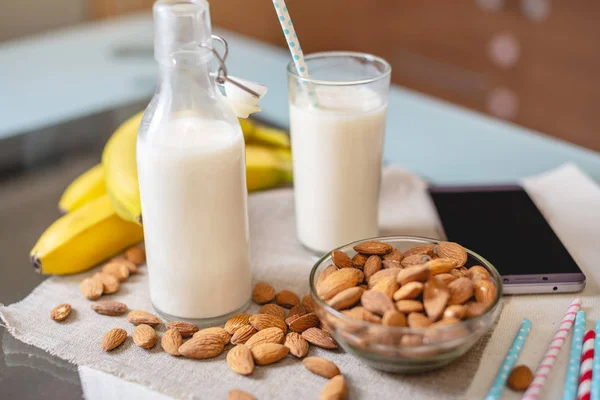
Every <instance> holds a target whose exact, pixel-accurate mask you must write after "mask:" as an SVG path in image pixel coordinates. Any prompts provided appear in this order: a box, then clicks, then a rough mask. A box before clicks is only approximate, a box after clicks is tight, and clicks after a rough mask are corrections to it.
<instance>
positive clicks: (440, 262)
mask: <svg viewBox="0 0 600 400" xmlns="http://www.w3.org/2000/svg"><path fill="white" fill-rule="evenodd" d="M425 266H427V268H429V270H430V271H431V275H438V274H445V273H449V272H450V271H452V270H453V269H454V268H456V263H455V262H454V261H452V260H451V259H449V258H436V259H434V260H431V261H428V262H427V264H425Z"/></svg>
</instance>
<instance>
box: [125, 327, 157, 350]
mask: <svg viewBox="0 0 600 400" xmlns="http://www.w3.org/2000/svg"><path fill="white" fill-rule="evenodd" d="M131 336H132V337H133V343H135V344H136V345H137V346H139V347H141V348H143V349H150V348H152V347H154V345H155V344H156V342H158V335H157V334H156V331H155V330H154V328H152V327H151V326H150V325H146V324H140V325H138V326H136V327H135V329H134V330H133V334H132V335H131Z"/></svg>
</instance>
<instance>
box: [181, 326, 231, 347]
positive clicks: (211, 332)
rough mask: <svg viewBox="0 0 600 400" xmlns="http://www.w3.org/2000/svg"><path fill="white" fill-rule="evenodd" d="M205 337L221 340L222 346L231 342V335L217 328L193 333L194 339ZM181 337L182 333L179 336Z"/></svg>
mask: <svg viewBox="0 0 600 400" xmlns="http://www.w3.org/2000/svg"><path fill="white" fill-rule="evenodd" d="M206 335H215V336H217V337H218V338H219V339H221V341H222V342H223V345H224V346H226V345H227V344H228V343H229V341H230V340H231V335H230V334H229V332H227V331H226V330H225V329H223V328H221V327H218V326H215V327H211V328H204V329H202V330H199V331H198V332H196V333H194V336H193V337H195V338H196V337H200V336H206ZM181 336H183V333H182V334H181Z"/></svg>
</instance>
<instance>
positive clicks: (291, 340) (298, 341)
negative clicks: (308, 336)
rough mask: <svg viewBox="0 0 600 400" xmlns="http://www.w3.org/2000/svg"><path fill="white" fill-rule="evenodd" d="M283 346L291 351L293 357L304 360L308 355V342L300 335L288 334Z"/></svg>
mask: <svg viewBox="0 0 600 400" xmlns="http://www.w3.org/2000/svg"><path fill="white" fill-rule="evenodd" d="M283 345H284V346H285V347H287V348H288V349H290V353H291V354H292V355H294V356H296V357H298V358H302V357H304V356H305V355H307V354H308V342H307V341H306V340H305V339H304V338H303V337H302V336H301V335H300V334H299V333H296V332H290V333H288V334H287V335H286V337H285V342H284V343H283Z"/></svg>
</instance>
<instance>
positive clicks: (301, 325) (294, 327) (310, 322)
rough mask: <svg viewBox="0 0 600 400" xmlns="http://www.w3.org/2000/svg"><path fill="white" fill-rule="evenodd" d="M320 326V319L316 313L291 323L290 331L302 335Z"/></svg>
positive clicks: (300, 317) (303, 316)
mask: <svg viewBox="0 0 600 400" xmlns="http://www.w3.org/2000/svg"><path fill="white" fill-rule="evenodd" d="M317 325H319V318H317V316H316V315H315V314H314V313H310V314H305V315H302V316H299V317H298V318H296V319H295V320H294V321H292V322H291V323H290V325H289V326H290V330H291V331H293V332H298V333H302V332H304V331H305V330H307V329H308V328H312V327H315V326H317Z"/></svg>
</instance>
